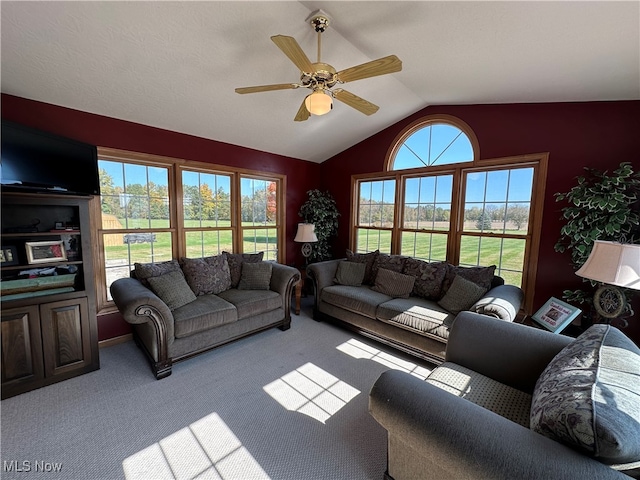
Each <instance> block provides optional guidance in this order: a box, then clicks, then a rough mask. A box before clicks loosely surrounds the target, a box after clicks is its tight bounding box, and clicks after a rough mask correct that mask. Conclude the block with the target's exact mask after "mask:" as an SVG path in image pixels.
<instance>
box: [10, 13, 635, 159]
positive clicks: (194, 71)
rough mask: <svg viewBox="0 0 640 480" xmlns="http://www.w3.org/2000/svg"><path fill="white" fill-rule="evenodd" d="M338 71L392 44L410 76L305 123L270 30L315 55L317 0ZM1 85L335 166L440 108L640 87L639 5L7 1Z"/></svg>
mask: <svg viewBox="0 0 640 480" xmlns="http://www.w3.org/2000/svg"><path fill="white" fill-rule="evenodd" d="M318 9H322V10H323V11H325V12H326V13H327V14H328V15H329V17H330V19H331V23H330V26H329V29H328V30H327V31H326V33H324V34H323V37H322V61H324V62H327V63H330V64H331V65H333V66H334V67H335V68H336V69H337V70H342V69H344V68H347V67H351V66H354V65H359V64H361V63H364V62H368V61H371V60H374V59H377V58H380V57H384V56H387V55H390V54H395V55H397V56H398V57H399V58H400V59H401V60H402V62H403V68H402V71H401V72H398V73H393V74H389V75H384V76H378V77H374V78H368V79H364V80H358V81H354V82H350V83H347V84H345V85H344V86H343V88H345V89H346V90H348V91H350V92H352V93H354V94H356V95H358V96H360V97H362V98H364V99H366V100H368V101H370V102H372V103H374V104H376V105H378V106H379V107H380V110H379V111H378V112H377V113H375V114H373V115H371V116H365V115H363V114H362V113H360V112H358V111H357V110H355V109H353V108H351V107H349V106H347V105H346V104H344V103H341V102H337V101H336V102H334V108H333V110H332V111H331V112H329V113H328V114H327V115H324V116H312V117H311V118H309V119H308V120H307V121H305V122H294V121H293V119H294V116H295V115H296V112H297V110H298V107H299V106H300V104H301V102H302V100H303V99H304V97H305V96H306V95H307V94H308V93H309V90H307V89H304V88H299V89H295V90H281V91H272V92H265V93H255V94H247V95H238V94H237V93H235V91H234V89H235V88H236V87H246V86H253V85H264V84H277V83H295V82H298V81H299V77H300V72H299V70H298V69H297V68H296V66H295V65H294V64H293V63H292V62H291V61H290V60H289V59H288V58H287V57H286V56H285V55H284V54H283V52H282V51H281V50H279V49H278V47H276V45H275V44H274V43H273V42H272V41H271V40H270V37H271V36H273V35H277V34H281V35H288V36H293V37H294V38H295V39H296V40H297V41H298V43H299V44H300V46H301V47H302V49H303V50H304V51H305V52H306V54H307V56H308V57H309V58H310V59H311V61H312V62H315V61H316V54H317V43H316V42H317V34H316V33H315V32H314V31H313V30H312V28H311V26H310V25H309V24H308V23H307V22H306V19H307V17H309V15H310V14H311V13H312V12H314V11H315V10H318ZM0 12H1V15H2V23H1V40H2V57H1V58H2V70H1V75H2V92H3V93H8V94H11V95H17V96H20V97H24V98H29V99H33V100H39V101H42V102H47V103H52V104H55V105H61V106H64V107H69V108H73V109H78V110H82V111H86V112H91V113H96V114H100V115H106V116H109V117H115V118H119V119H123V120H128V121H132V122H137V123H142V124H145V125H151V126H154V127H159V128H164V129H168V130H173V131H177V132H182V133H187V134H191V135H195V136H199V137H204V138H209V139H213V140H218V141H221V142H226V143H231V144H235V145H241V146H245V147H250V148H254V149H258V150H262V151H266V152H272V153H277V154H281V155H285V156H290V157H293V158H299V159H303V160H308V161H311V162H322V161H324V160H326V159H328V158H330V157H331V156H333V155H335V154H337V153H339V152H341V151H343V150H345V149H346V148H348V147H350V146H352V145H354V144H355V143H358V142H360V141H362V140H364V139H365V138H367V137H369V136H371V135H373V134H375V133H376V132H378V131H380V130H382V129H384V128H386V127H388V126H389V125H392V124H394V123H395V122H397V121H399V120H401V119H403V118H405V117H407V116H408V115H410V114H412V113H414V112H416V111H418V110H420V109H422V108H424V107H426V106H428V105H435V104H446V105H454V104H488V103H520V102H525V103H528V102H574V101H602V100H637V99H640V33H639V31H640V21H639V18H640V3H639V2H630V1H626V2H611V1H602V2H600V1H586V2H578V1H562V2H546V1H544V2H536V1H533V2H522V1H509V2H490V1H473V2H461V1H444V2H431V1H410V2H397V1H386V2H385V1H373V2H369V1H354V2H350V1H337V2H325V1H319V2H306V1H305V2H299V1H282V2H271V1H259V2H249V1H228V2H206V1H205V2H192V1H182V2H165V1H150V2H143V1H135V2H111V1H106V2H101V1H82V2H75V1H73V2H58V1H45V2H37V1H30V2H11V1H2V3H1V4H0Z"/></svg>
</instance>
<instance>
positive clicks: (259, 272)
mask: <svg viewBox="0 0 640 480" xmlns="http://www.w3.org/2000/svg"><path fill="white" fill-rule="evenodd" d="M272 270H273V265H272V264H271V262H260V263H251V262H243V263H242V274H241V275H240V282H238V290H269V285H270V284H271V271H272Z"/></svg>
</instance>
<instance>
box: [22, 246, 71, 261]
mask: <svg viewBox="0 0 640 480" xmlns="http://www.w3.org/2000/svg"><path fill="white" fill-rule="evenodd" d="M24 245H25V248H26V250H27V262H28V263H29V264H33V263H50V262H63V261H65V260H67V252H66V251H65V249H64V243H63V242H62V241H54V242H25V244H24Z"/></svg>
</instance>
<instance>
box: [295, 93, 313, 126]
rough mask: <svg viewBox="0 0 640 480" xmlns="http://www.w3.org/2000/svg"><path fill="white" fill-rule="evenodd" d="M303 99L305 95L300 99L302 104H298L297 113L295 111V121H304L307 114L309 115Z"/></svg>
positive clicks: (307, 117)
mask: <svg viewBox="0 0 640 480" xmlns="http://www.w3.org/2000/svg"><path fill="white" fill-rule="evenodd" d="M305 100H306V97H305V99H304V100H302V105H300V108H299V109H298V113H296V118H294V120H295V121H296V122H304V121H305V120H308V119H309V116H310V115H311V114H310V113H309V110H307V106H306V105H305V103H304V101H305Z"/></svg>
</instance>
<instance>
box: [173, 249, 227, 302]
mask: <svg viewBox="0 0 640 480" xmlns="http://www.w3.org/2000/svg"><path fill="white" fill-rule="evenodd" d="M180 265H181V266H182V271H183V272H184V276H185V278H186V279H187V283H188V284H189V286H190V287H191V290H193V293H195V294H196V295H198V296H199V295H206V294H209V293H213V294H218V293H220V292H224V291H225V290H229V288H230V287H231V275H230V273H229V265H228V263H227V258H226V256H223V255H218V256H216V257H207V258H186V257H182V258H181V259H180Z"/></svg>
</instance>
